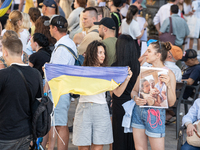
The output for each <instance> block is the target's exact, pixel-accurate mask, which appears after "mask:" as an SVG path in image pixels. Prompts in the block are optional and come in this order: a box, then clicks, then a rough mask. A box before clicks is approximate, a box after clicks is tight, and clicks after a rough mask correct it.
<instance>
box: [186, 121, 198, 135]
mask: <svg viewBox="0 0 200 150" xmlns="http://www.w3.org/2000/svg"><path fill="white" fill-rule="evenodd" d="M194 131H197V129H196V128H195V127H194V125H193V124H191V123H190V124H188V125H187V135H188V136H193V134H194Z"/></svg>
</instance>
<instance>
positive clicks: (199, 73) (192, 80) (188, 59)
mask: <svg viewBox="0 0 200 150" xmlns="http://www.w3.org/2000/svg"><path fill="white" fill-rule="evenodd" d="M183 55H184V56H183V57H182V59H181V61H184V62H185V64H186V65H187V66H188V68H187V69H186V70H185V71H184V73H183V75H182V80H184V81H187V85H197V84H198V82H199V81H200V63H199V61H198V59H197V52H196V51H195V50H193V49H188V50H186V51H185V52H184V54H183ZM192 93H193V89H191V88H188V87H187V88H186V91H185V93H184V95H183V98H184V99H187V98H188V97H189V96H191V94H192Z"/></svg>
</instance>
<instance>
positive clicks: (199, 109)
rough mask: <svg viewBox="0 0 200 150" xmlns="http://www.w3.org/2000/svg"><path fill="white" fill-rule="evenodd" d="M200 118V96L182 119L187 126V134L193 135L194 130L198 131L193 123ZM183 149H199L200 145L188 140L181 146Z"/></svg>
mask: <svg viewBox="0 0 200 150" xmlns="http://www.w3.org/2000/svg"><path fill="white" fill-rule="evenodd" d="M197 120H200V98H198V99H196V100H195V101H194V104H193V105H192V106H191V107H190V109H189V111H188V113H187V114H186V115H185V116H184V117H183V119H182V125H185V126H186V127H187V131H186V133H187V136H192V135H193V134H195V133H194V131H197V129H196V128H195V126H194V125H193V123H194V122H195V121H197ZM181 150H199V147H194V146H191V145H189V144H188V143H187V142H185V144H184V145H183V146H182V147H181Z"/></svg>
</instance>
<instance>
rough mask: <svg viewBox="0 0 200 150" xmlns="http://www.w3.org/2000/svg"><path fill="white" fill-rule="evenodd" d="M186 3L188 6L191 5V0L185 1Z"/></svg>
mask: <svg viewBox="0 0 200 150" xmlns="http://www.w3.org/2000/svg"><path fill="white" fill-rule="evenodd" d="M184 2H185V3H186V4H187V5H191V3H192V2H191V0H184Z"/></svg>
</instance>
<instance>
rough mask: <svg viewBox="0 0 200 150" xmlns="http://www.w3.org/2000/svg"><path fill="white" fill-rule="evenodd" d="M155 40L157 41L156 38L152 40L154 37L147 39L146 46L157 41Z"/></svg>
mask: <svg viewBox="0 0 200 150" xmlns="http://www.w3.org/2000/svg"><path fill="white" fill-rule="evenodd" d="M157 41H158V40H154V39H150V40H148V42H147V47H148V46H149V45H150V44H151V43H153V42H157Z"/></svg>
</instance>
